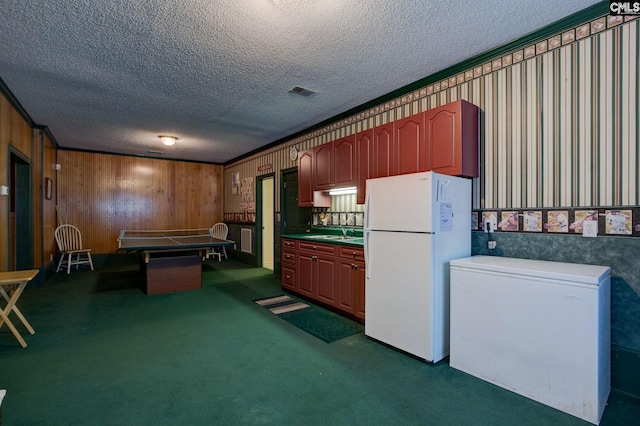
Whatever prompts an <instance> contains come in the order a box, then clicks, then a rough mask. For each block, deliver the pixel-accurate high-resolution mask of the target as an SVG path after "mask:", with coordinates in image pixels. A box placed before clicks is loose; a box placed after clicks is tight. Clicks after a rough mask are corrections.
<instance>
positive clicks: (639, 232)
mask: <svg viewBox="0 0 640 426" xmlns="http://www.w3.org/2000/svg"><path fill="white" fill-rule="evenodd" d="M487 220H488V221H491V222H492V223H493V229H494V230H495V232H501V233H526V234H559V235H580V236H582V231H583V222H584V221H596V222H597V229H598V236H599V237H600V236H615V237H640V207H638V206H627V207H620V206H612V207H566V208H565V207H559V208H558V207H553V208H544V209H542V208H532V209H484V210H473V211H472V219H471V229H472V230H473V231H484V228H485V224H486V221H487Z"/></svg>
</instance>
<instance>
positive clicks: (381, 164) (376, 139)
mask: <svg viewBox="0 0 640 426" xmlns="http://www.w3.org/2000/svg"><path fill="white" fill-rule="evenodd" d="M393 174H394V170H393V123H388V124H384V125H382V126H378V127H375V128H374V129H373V176H372V177H374V178H379V177H386V176H393Z"/></svg>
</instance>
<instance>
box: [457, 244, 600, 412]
mask: <svg viewBox="0 0 640 426" xmlns="http://www.w3.org/2000/svg"><path fill="white" fill-rule="evenodd" d="M450 271H451V330H450V331H451V346H450V358H449V360H450V366H451V367H453V368H456V369H458V370H461V371H464V372H466V373H469V374H471V375H473V376H476V377H479V378H481V379H483V380H486V381H488V382H491V383H493V384H495V385H498V386H501V387H503V388H505V389H509V390H511V391H513V392H516V393H518V394H520V395H523V396H526V397H528V398H531V399H533V400H535V401H538V402H540V403H543V404H546V405H549V406H551V407H554V408H556V409H558V410H561V411H564V412H566V413H569V414H572V415H574V416H576V417H579V418H581V419H583V420H586V421H588V422H591V423H594V424H598V423H599V422H600V419H601V417H602V413H603V411H604V408H605V405H606V402H607V398H608V397H609V392H610V391H611V366H610V356H611V355H610V351H611V349H610V347H611V327H610V324H611V320H610V316H611V314H610V312H611V308H610V305H611V270H610V268H609V267H606V266H594V265H581V264H573V263H560V262H546V261H539V260H528V259H514V258H505V257H495V256H472V257H468V258H464V259H456V260H452V261H451V263H450Z"/></svg>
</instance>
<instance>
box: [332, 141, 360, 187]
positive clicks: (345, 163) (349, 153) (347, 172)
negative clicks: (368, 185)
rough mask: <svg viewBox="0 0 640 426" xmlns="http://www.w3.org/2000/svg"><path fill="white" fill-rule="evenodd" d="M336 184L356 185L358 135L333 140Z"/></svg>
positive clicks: (339, 185) (340, 185)
mask: <svg viewBox="0 0 640 426" xmlns="http://www.w3.org/2000/svg"><path fill="white" fill-rule="evenodd" d="M333 171H334V186H335V187H338V188H344V187H349V186H356V184H357V167H356V137H355V135H351V136H348V137H346V138H342V139H338V140H335V141H333Z"/></svg>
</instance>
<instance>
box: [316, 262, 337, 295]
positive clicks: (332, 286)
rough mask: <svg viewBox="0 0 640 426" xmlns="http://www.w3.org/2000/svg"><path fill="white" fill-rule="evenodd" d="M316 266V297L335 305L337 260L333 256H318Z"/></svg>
mask: <svg viewBox="0 0 640 426" xmlns="http://www.w3.org/2000/svg"><path fill="white" fill-rule="evenodd" d="M315 268H316V276H315V278H316V283H315V289H316V294H315V295H316V298H317V299H318V300H320V301H321V302H324V303H328V304H330V305H335V303H336V298H337V297H336V262H335V260H334V259H333V258H331V257H326V256H317V258H316V259H315Z"/></svg>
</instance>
